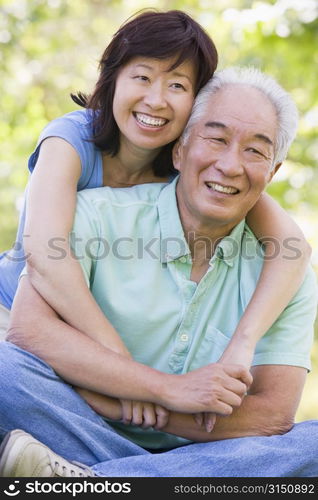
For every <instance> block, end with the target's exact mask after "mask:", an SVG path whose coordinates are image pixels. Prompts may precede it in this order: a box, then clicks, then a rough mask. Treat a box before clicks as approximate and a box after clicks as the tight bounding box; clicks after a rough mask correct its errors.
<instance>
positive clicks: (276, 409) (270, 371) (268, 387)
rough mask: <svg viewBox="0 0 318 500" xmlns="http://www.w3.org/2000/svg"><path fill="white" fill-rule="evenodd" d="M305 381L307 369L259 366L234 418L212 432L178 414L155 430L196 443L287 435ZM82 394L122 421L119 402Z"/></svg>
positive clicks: (221, 421)
mask: <svg viewBox="0 0 318 500" xmlns="http://www.w3.org/2000/svg"><path fill="white" fill-rule="evenodd" d="M305 379H306V370H305V369H304V368H300V367H296V366H278V365H277V366H275V365H264V366H257V367H255V368H253V384H252V386H251V388H250V390H249V393H248V395H247V396H245V398H244V399H243V402H242V404H241V405H240V406H239V408H235V409H234V410H233V413H232V414H231V415H227V416H226V417H225V418H224V417H222V416H219V417H218V418H217V419H216V422H215V425H214V426H212V431H207V429H206V428H205V426H204V425H201V426H200V425H198V423H197V421H196V420H195V418H194V416H193V415H189V414H186V413H180V412H174V411H172V412H171V413H170V415H169V420H168V422H167V423H166V424H163V420H161V419H159V418H158V422H160V424H159V425H156V426H155V428H156V429H160V430H162V431H164V432H168V433H169V434H175V435H177V436H180V437H184V438H186V439H190V440H193V441H196V442H207V441H218V440H220V439H231V438H238V437H246V436H271V435H274V434H284V433H285V432H287V431H289V430H290V428H291V427H292V425H293V423H294V417H295V413H296V410H297V407H298V404H299V400H300V397H301V393H302V390H303V387H304V383H305ZM79 393H80V394H81V396H82V397H83V398H84V399H85V400H86V401H87V403H88V404H89V405H90V406H91V407H92V408H93V409H94V410H95V411H96V412H97V413H99V414H100V415H103V416H105V417H107V418H110V419H112V420H119V421H122V409H121V406H120V404H119V402H118V400H115V399H113V398H109V397H108V396H104V395H102V394H96V393H92V392H88V391H86V390H84V389H81V390H80V391H79Z"/></svg>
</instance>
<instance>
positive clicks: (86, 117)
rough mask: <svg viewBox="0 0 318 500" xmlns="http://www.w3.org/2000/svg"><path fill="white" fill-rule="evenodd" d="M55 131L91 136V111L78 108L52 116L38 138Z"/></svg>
mask: <svg viewBox="0 0 318 500" xmlns="http://www.w3.org/2000/svg"><path fill="white" fill-rule="evenodd" d="M57 131H58V132H61V133H65V134H67V133H72V132H76V133H77V134H78V133H79V134H80V136H82V137H85V138H91V137H92V134H93V115H92V112H90V110H86V109H79V110H76V111H71V112H69V113H66V114H64V115H61V116H58V117H57V118H54V119H53V120H51V121H50V122H49V123H48V124H47V125H46V126H45V127H44V129H43V131H42V133H41V135H40V140H41V138H42V137H43V136H44V135H47V134H48V133H51V132H57Z"/></svg>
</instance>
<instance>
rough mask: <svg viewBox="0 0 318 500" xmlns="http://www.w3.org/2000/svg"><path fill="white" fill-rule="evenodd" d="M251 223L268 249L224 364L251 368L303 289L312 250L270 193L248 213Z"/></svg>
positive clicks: (225, 353) (249, 222) (222, 359)
mask: <svg viewBox="0 0 318 500" xmlns="http://www.w3.org/2000/svg"><path fill="white" fill-rule="evenodd" d="M247 223H248V225H249V226H250V228H251V229H252V231H253V233H254V234H255V236H256V237H257V238H258V240H260V241H262V242H263V243H264V245H265V258H264V266H263V269H262V273H261V276H260V279H259V282H258V285H257V287H256V289H255V292H254V294H253V296H252V299H251V301H250V302H249V304H248V306H247V308H246V310H245V313H244V315H243V316H242V318H241V320H240V322H239V324H238V326H237V328H236V330H235V333H234V335H233V337H232V340H231V342H230V343H229V345H228V348H227V349H226V351H225V352H224V354H223V356H222V358H221V361H226V362H228V363H230V362H232V363H233V362H237V363H240V364H244V365H245V366H250V365H251V362H252V358H253V354H254V349H255V346H256V343H257V342H258V340H260V338H261V337H262V336H263V335H264V334H265V332H266V331H267V330H268V329H269V328H270V327H271V325H272V324H273V323H274V322H275V321H276V319H277V318H278V316H279V315H280V314H281V312H282V311H283V310H284V309H285V307H286V306H287V304H288V303H289V301H290V300H291V299H292V297H293V296H294V295H295V293H296V291H297V290H298V288H299V286H300V285H301V283H302V280H303V279H304V275H305V270H306V267H307V265H308V263H309V260H310V255H311V248H310V246H309V244H308V243H307V242H306V240H305V238H304V235H303V233H302V231H301V230H300V228H299V227H298V226H297V224H296V223H295V222H294V221H293V219H292V218H291V217H290V216H289V215H288V214H287V213H286V212H285V210H283V209H282V207H281V206H280V205H279V204H278V203H277V202H276V201H274V200H273V199H272V198H271V197H270V196H269V195H268V194H266V193H263V195H262V196H261V198H260V199H259V201H258V202H257V203H256V205H255V206H254V207H253V209H252V210H251V211H250V212H249V213H248V215H247Z"/></svg>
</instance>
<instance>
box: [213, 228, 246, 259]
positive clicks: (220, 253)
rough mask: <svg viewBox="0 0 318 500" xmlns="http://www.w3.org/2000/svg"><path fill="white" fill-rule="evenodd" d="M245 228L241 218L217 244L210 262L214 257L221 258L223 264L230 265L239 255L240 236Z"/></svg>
mask: <svg viewBox="0 0 318 500" xmlns="http://www.w3.org/2000/svg"><path fill="white" fill-rule="evenodd" d="M244 228H245V219H243V220H241V222H239V223H238V224H237V225H236V226H235V227H234V228H233V229H232V231H231V232H230V234H228V235H227V236H225V237H224V238H222V240H221V241H220V243H219V244H218V245H217V247H216V250H215V253H214V255H213V256H212V259H211V260H210V264H211V263H212V261H213V260H215V259H216V258H218V259H221V260H223V262H225V264H227V265H228V266H230V267H232V266H233V263H234V261H235V260H236V259H237V258H238V257H239V256H240V255H241V244H242V237H243V232H244Z"/></svg>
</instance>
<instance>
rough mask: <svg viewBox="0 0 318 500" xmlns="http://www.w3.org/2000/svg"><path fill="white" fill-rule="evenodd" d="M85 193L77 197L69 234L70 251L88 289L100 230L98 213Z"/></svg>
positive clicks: (84, 191) (96, 254)
mask: <svg viewBox="0 0 318 500" xmlns="http://www.w3.org/2000/svg"><path fill="white" fill-rule="evenodd" d="M87 191H91V190H83V191H81V192H80V193H78V195H77V205H76V212H75V218H74V224H73V229H72V232H71V234H70V245H71V248H72V251H73V253H74V255H75V257H76V258H77V260H78V261H79V263H80V265H81V267H82V271H83V274H84V277H85V281H86V284H87V286H88V287H90V286H91V283H92V281H93V279H94V272H95V263H96V260H97V256H98V251H99V246H100V241H101V236H100V234H101V229H100V221H99V216H98V212H97V211H96V209H95V205H94V203H93V202H92V200H91V198H90V197H89V196H86V195H87V194H88V193H87Z"/></svg>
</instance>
